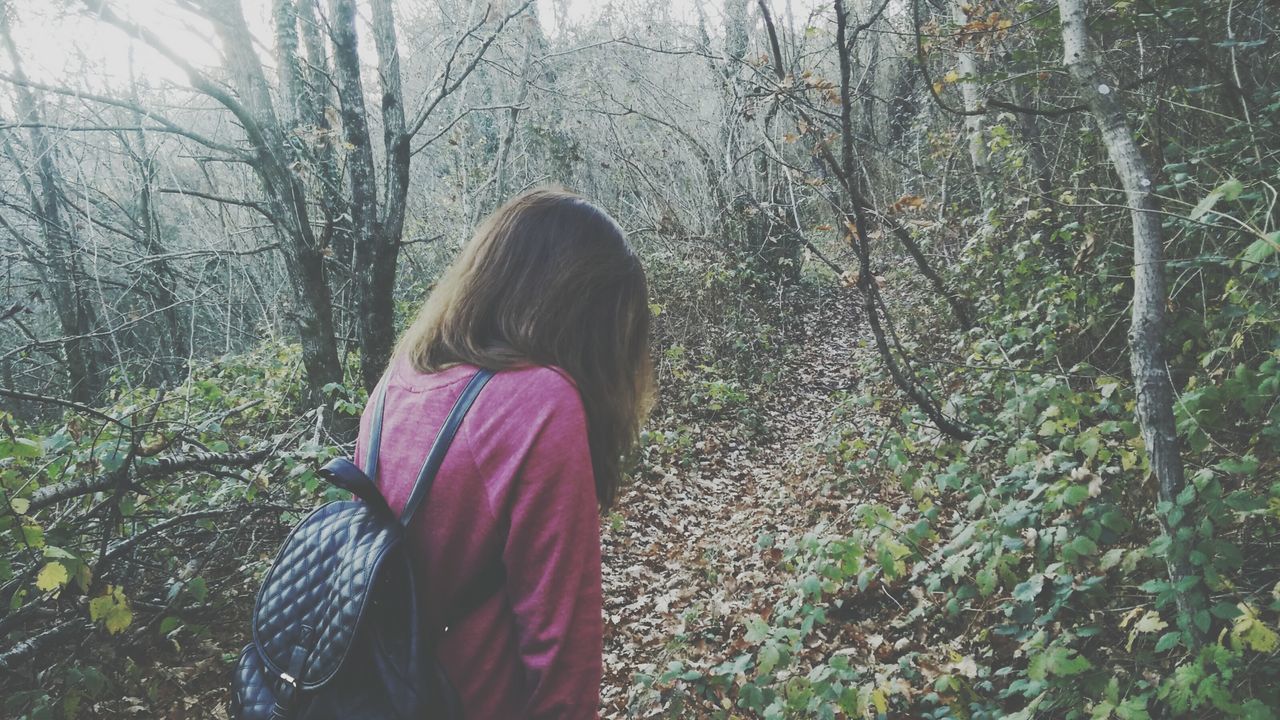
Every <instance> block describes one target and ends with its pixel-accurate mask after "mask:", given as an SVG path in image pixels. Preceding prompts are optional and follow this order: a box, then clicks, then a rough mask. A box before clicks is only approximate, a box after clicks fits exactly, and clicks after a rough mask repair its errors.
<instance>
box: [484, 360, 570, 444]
mask: <svg viewBox="0 0 1280 720" xmlns="http://www.w3.org/2000/svg"><path fill="white" fill-rule="evenodd" d="M476 407H477V408H478V409H480V410H481V415H482V416H485V417H488V418H491V419H493V420H495V421H497V422H498V423H499V424H501V425H503V426H506V428H507V429H508V430H509V431H520V430H521V429H527V430H534V429H536V427H538V426H540V425H543V424H546V423H547V422H553V423H556V424H560V423H564V422H581V421H582V419H583V418H584V416H585V413H584V410H583V406H582V397H581V395H579V394H578V385H577V383H576V382H574V380H573V377H572V376H570V375H569V373H567V372H565V371H564V370H562V369H561V368H558V367H555V366H551V365H524V366H519V367H513V368H506V369H504V370H501V371H499V372H497V373H496V374H495V375H494V376H493V378H492V379H491V380H490V381H489V383H488V385H487V386H486V387H485V390H484V392H482V393H481V394H480V397H479V398H478V399H477V400H476ZM486 424H488V423H486Z"/></svg>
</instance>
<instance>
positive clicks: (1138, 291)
mask: <svg viewBox="0 0 1280 720" xmlns="http://www.w3.org/2000/svg"><path fill="white" fill-rule="evenodd" d="M1058 8H1059V11H1060V12H1061V17H1062V53H1063V64H1064V65H1066V67H1067V70H1068V71H1069V72H1070V73H1071V77H1072V78H1073V79H1074V80H1075V81H1076V84H1077V85H1078V86H1079V88H1080V93H1081V94H1082V95H1083V96H1084V97H1085V99H1086V100H1087V101H1088V103H1089V109H1090V110H1091V111H1092V113H1093V117H1094V120H1096V121H1097V124H1098V130H1099V132H1100V133H1101V136H1102V143H1103V145H1104V146H1105V147H1106V149H1107V155H1108V156H1109V157H1110V158H1111V164H1112V165H1113V166H1114V167H1115V170H1116V174H1117V175H1118V176H1119V177H1120V183H1121V185H1122V186H1123V187H1124V192H1125V198H1126V199H1127V200H1128V204H1129V217H1130V220H1131V221H1132V224H1133V310H1132V315H1131V322H1130V326H1129V362H1130V367H1131V371H1132V373H1133V384H1134V387H1135V389H1136V392H1137V399H1138V408H1137V411H1138V423H1139V425H1141V427H1142V439H1143V441H1144V442H1145V443H1146V450H1147V457H1148V458H1149V459H1150V463H1151V473H1152V474H1153V475H1155V478H1156V482H1157V484H1158V488H1159V493H1158V497H1159V498H1160V501H1161V502H1162V503H1164V504H1166V505H1167V507H1169V508H1176V507H1178V506H1177V499H1178V495H1179V494H1180V493H1181V492H1182V489H1183V488H1184V487H1185V486H1186V478H1185V476H1184V473H1183V467H1182V457H1181V452H1180V450H1179V444H1178V432H1177V428H1176V425H1175V423H1174V417H1173V386H1172V383H1171V381H1170V378H1169V373H1168V370H1167V369H1166V367H1165V348H1164V333H1165V327H1166V321H1165V304H1166V303H1167V302H1168V293H1167V291H1166V289H1165V279H1164V269H1165V267H1164V238H1163V237H1162V233H1161V230H1160V216H1159V211H1160V207H1159V204H1158V203H1157V201H1156V197H1155V185H1154V181H1153V179H1152V175H1151V171H1150V170H1149V169H1148V166H1147V161H1146V159H1145V158H1143V156H1142V151H1141V150H1140V149H1139V148H1138V144H1137V142H1135V141H1134V138H1133V131H1132V130H1130V129H1129V126H1128V123H1126V122H1125V117H1124V108H1123V107H1122V106H1121V104H1120V102H1119V100H1118V99H1117V98H1116V97H1115V93H1116V90H1115V89H1114V88H1113V87H1112V86H1111V85H1109V84H1108V83H1107V82H1106V79H1105V78H1104V77H1103V75H1102V71H1101V69H1100V68H1099V67H1098V63H1097V61H1096V60H1095V59H1094V54H1093V50H1092V49H1091V48H1090V46H1089V32H1088V25H1087V15H1086V13H1085V3H1084V0H1058ZM1179 512H1181V511H1179ZM1159 515H1160V519H1161V522H1162V524H1163V525H1164V531H1165V534H1166V535H1168V536H1169V538H1170V545H1169V554H1168V557H1167V558H1166V562H1167V564H1168V567H1169V580H1170V582H1171V583H1172V585H1173V587H1174V589H1175V592H1176V596H1175V597H1176V599H1177V603H1178V610H1179V612H1180V614H1181V616H1182V617H1183V618H1185V619H1186V620H1187V621H1188V628H1187V630H1188V631H1190V632H1191V634H1192V635H1193V636H1194V637H1197V638H1199V639H1203V638H1202V633H1200V631H1199V629H1198V628H1197V626H1196V623H1195V622H1193V621H1192V620H1193V618H1194V617H1195V613H1196V611H1198V610H1200V609H1201V608H1200V607H1199V605H1200V603H1199V601H1198V599H1197V598H1196V596H1195V595H1193V593H1192V592H1191V591H1190V590H1188V589H1184V586H1183V583H1182V580H1183V579H1184V578H1186V577H1188V576H1190V574H1191V565H1190V561H1189V559H1188V553H1189V552H1190V549H1189V548H1188V547H1187V545H1186V542H1185V541H1184V540H1182V539H1181V538H1180V536H1179V532H1178V530H1179V527H1180V526H1181V525H1182V524H1183V523H1181V522H1177V521H1175V520H1173V519H1172V518H1171V516H1170V514H1169V513H1168V512H1165V511H1161V512H1160V513H1159ZM1184 519H1186V518H1184Z"/></svg>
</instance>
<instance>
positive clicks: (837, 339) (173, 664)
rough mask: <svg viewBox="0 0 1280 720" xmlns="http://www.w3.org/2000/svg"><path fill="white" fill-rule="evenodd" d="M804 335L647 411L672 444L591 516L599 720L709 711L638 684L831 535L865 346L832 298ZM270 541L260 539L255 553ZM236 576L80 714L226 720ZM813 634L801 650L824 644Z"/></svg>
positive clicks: (723, 647)
mask: <svg viewBox="0 0 1280 720" xmlns="http://www.w3.org/2000/svg"><path fill="white" fill-rule="evenodd" d="M806 326H807V329H806V333H805V338H806V339H805V340H802V341H800V342H797V343H796V344H795V346H793V347H792V348H791V349H790V350H789V351H787V354H786V356H785V357H783V358H781V359H779V360H778V362H779V366H778V368H779V369H780V371H781V372H780V378H781V380H780V381H779V382H777V383H775V384H774V387H773V389H772V390H771V391H770V394H769V396H768V397H752V398H749V399H748V400H747V402H745V403H743V404H742V405H741V406H739V407H738V408H737V409H736V410H737V412H736V413H729V412H723V413H715V412H709V411H708V412H706V413H704V414H703V416H702V417H699V418H690V417H687V416H686V415H687V413H680V412H674V411H672V410H669V409H668V410H665V411H664V410H663V409H662V408H661V407H660V408H659V413H661V414H660V415H659V416H657V417H655V418H654V421H653V422H651V424H650V425H651V432H652V431H653V430H656V431H658V432H661V433H663V434H664V435H666V436H667V437H676V436H677V435H678V436H680V437H682V438H683V440H682V442H680V443H668V444H662V443H659V445H658V446H657V449H656V450H655V449H654V448H655V445H653V444H652V443H651V444H650V445H649V446H648V447H649V450H648V451H647V453H646V459H645V462H644V463H643V466H642V467H643V471H642V476H641V477H640V478H638V479H637V481H636V482H635V483H634V484H632V485H631V486H630V487H629V488H627V489H626V490H625V491H624V493H623V494H622V495H621V496H620V497H619V499H618V502H617V505H616V509H615V510H614V511H613V512H611V513H610V514H608V515H607V516H606V517H605V519H604V522H603V527H602V534H603V545H604V547H603V550H604V597H605V616H606V617H605V635H606V637H605V656H604V667H605V678H604V683H603V690H602V698H601V701H602V716H603V717H605V718H651V717H662V716H668V717H670V716H678V717H699V716H702V715H705V714H706V711H707V710H708V709H709V708H701V709H699V708H696V707H691V706H689V705H687V704H685V705H684V706H683V709H679V707H680V706H678V705H676V704H674V703H678V702H679V701H680V699H678V698H676V699H673V698H672V697H670V693H667V694H666V695H664V694H663V693H660V692H658V691H656V690H654V689H653V688H652V687H651V685H652V683H651V682H646V678H653V677H655V676H657V675H659V674H661V673H662V672H664V671H665V670H667V669H668V667H669V665H670V663H671V662H673V661H677V660H678V661H680V662H682V663H683V664H684V666H685V667H689V668H701V669H706V668H708V667H712V666H714V665H717V664H719V663H722V662H724V661H726V660H728V659H731V658H732V657H734V656H736V655H738V654H741V652H742V651H743V650H744V649H745V648H746V647H747V643H746V641H745V640H744V629H743V625H744V621H746V620H747V619H749V618H750V617H751V616H753V615H759V616H761V617H764V618H768V616H769V614H770V613H771V612H772V609H773V607H774V604H775V603H776V601H777V600H778V599H779V597H781V596H782V595H783V593H785V592H787V591H788V590H787V588H788V587H789V584H790V583H793V582H794V581H795V577H794V575H792V574H789V573H788V572H787V571H786V570H785V568H783V567H782V564H781V562H780V561H781V557H782V551H781V550H780V549H779V548H781V547H783V546H785V545H786V543H787V542H788V541H789V540H793V539H795V538H797V537H800V536H802V535H804V534H805V533H809V532H813V531H814V529H815V528H826V531H827V532H834V531H835V530H836V526H837V525H838V521H837V520H836V519H837V518H840V517H842V516H847V515H848V513H847V512H844V511H846V510H847V508H849V507H851V506H853V505H856V504H857V503H858V502H860V500H859V498H858V497H857V496H858V492H856V491H855V492H852V493H851V492H849V491H848V489H845V490H843V491H842V492H840V493H834V492H832V491H831V489H830V487H829V483H828V479H829V475H828V474H827V473H824V471H823V469H822V467H821V462H820V453H819V452H817V450H816V446H817V444H818V443H820V442H821V440H822V439H823V438H824V437H825V435H826V433H827V432H829V429H830V427H831V426H832V423H833V418H832V417H831V413H832V412H833V408H834V407H835V406H836V403H834V402H833V394H835V393H838V392H840V391H852V390H855V389H856V385H857V382H858V379H857V377H856V376H855V371H854V368H855V367H856V366H857V364H858V363H857V362H856V358H857V357H859V356H860V355H861V354H864V353H868V352H871V351H870V350H869V349H867V348H866V347H865V344H864V343H862V342H861V337H860V333H861V332H862V330H861V327H862V326H861V323H860V322H859V320H858V313H857V310H856V309H855V308H854V306H853V303H851V302H849V301H848V298H847V297H845V296H844V295H843V294H841V295H839V296H837V297H833V298H831V300H830V301H829V302H828V303H827V304H825V305H822V306H820V307H818V308H816V309H813V310H811V314H810V316H809V317H808V318H806ZM672 392H677V390H676V389H675V388H674V387H673V388H668V393H667V394H668V395H670V394H671V393H672ZM672 404H673V405H674V404H675V403H672ZM744 415H745V416H746V417H748V418H749V419H750V421H749V422H744ZM824 475H825V476H826V479H824ZM863 490H867V488H866V487H865V486H864V487H863ZM863 499H865V498H863ZM276 530H278V531H279V533H283V531H284V530H285V528H283V527H280V528H277V529H275V530H273V529H269V528H263V531H264V534H265V535H269V536H271V537H274V536H275V534H279V533H277V532H276ZM271 537H264V538H261V539H260V541H259V542H260V543H265V544H263V545H262V546H261V547H259V548H258V550H259V552H258V553H257V554H258V555H259V556H260V557H261V558H266V557H267V555H264V554H262V553H263V552H266V551H265V550H263V549H262V548H264V547H266V546H267V545H270V544H271ZM762 538H764V540H765V541H764V542H762ZM272 547H274V545H272ZM244 567H245V566H243V565H239V566H238V567H237V566H228V567H226V568H223V571H225V572H213V569H212V568H210V569H209V570H210V571H211V572H209V573H207V574H209V575H210V576H211V577H212V576H214V575H221V579H217V578H215V579H213V580H211V582H216V583H217V584H218V585H219V586H221V587H223V588H224V591H225V592H226V595H225V596H226V597H228V599H229V602H227V603H225V604H219V605H218V606H217V608H216V609H215V610H214V611H213V612H212V614H211V615H207V616H206V617H205V618H204V620H205V622H206V623H207V624H206V625H205V627H206V628H207V632H206V633H205V634H204V635H203V636H202V637H200V638H198V639H191V638H187V639H182V638H172V637H171V638H168V639H166V638H163V637H161V636H159V635H158V634H157V633H156V632H155V631H154V629H153V628H152V629H150V630H149V631H148V630H145V629H139V630H138V632H137V633H134V635H133V641H132V642H130V643H127V645H126V647H127V648H128V649H125V650H123V652H121V653H120V655H119V656H115V659H114V660H113V659H112V658H110V657H104V658H100V661H102V662H104V663H108V664H115V663H124V664H125V665H126V667H127V668H128V670H127V672H126V674H127V675H128V676H130V677H131V678H132V680H133V682H132V683H130V685H132V687H131V688H124V689H125V690H126V692H125V693H124V694H123V696H117V697H115V698H114V699H112V700H107V701H102V702H98V703H95V704H94V705H93V707H92V710H93V713H92V714H93V715H94V716H97V717H121V716H134V717H165V718H174V719H181V720H187V719H194V718H212V719H218V720H223V719H225V718H226V717H227V715H226V710H225V707H224V701H225V699H226V692H227V691H226V688H227V683H228V677H227V673H228V672H229V667H230V665H229V663H230V661H231V660H232V659H233V658H234V657H235V656H236V655H238V654H239V651H240V648H241V647H242V646H243V644H244V643H245V642H246V641H247V638H246V636H245V633H244V630H245V628H247V626H248V623H247V617H248V615H249V613H250V612H251V609H252V603H253V596H254V590H255V585H256V583H254V582H253V581H252V579H251V578H249V577H246V576H245V573H244ZM832 632H837V630H833V631H832ZM824 635H826V633H822V632H820V633H819V634H818V637H819V638H822V637H823V636H824ZM826 639H827V641H826V642H821V644H820V645H819V644H815V645H814V646H813V647H812V651H813V652H814V653H815V654H825V653H827V652H829V651H830V650H831V647H833V646H834V645H833V644H832V641H834V638H832V637H830V636H828V637H827V638H826ZM85 709H89V708H85Z"/></svg>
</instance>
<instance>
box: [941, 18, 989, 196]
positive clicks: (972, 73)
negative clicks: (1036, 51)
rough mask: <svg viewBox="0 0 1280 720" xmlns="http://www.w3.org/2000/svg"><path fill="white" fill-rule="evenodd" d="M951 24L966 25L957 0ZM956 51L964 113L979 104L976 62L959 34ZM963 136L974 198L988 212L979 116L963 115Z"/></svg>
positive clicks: (974, 108) (987, 190)
mask: <svg viewBox="0 0 1280 720" xmlns="http://www.w3.org/2000/svg"><path fill="white" fill-rule="evenodd" d="M951 21H952V22H954V23H955V24H956V27H959V28H963V27H964V26H965V25H967V24H968V23H969V14H968V13H967V12H965V9H964V6H963V4H962V3H961V2H960V0H951ZM958 37H959V42H960V45H959V48H958V50H957V52H956V66H957V70H958V71H959V73H960V97H961V98H962V99H963V101H964V109H965V112H970V113H971V112H975V111H977V110H978V109H979V108H980V107H981V104H982V98H980V97H979V95H978V85H977V83H978V60H977V58H976V57H975V56H974V54H973V51H972V50H969V49H966V48H965V44H964V43H965V40H966V38H965V35H964V34H963V33H960V34H959V35H958ZM964 129H965V135H966V137H967V139H968V142H969V160H970V162H972V163H973V174H974V178H975V179H976V180H977V185H978V199H979V203H980V204H981V206H982V210H983V212H984V213H985V212H986V211H987V210H989V209H991V207H990V202H991V184H990V182H989V180H990V172H989V171H990V166H989V163H988V162H987V143H986V140H985V139H984V138H983V135H982V116H981V115H966V116H965V118H964Z"/></svg>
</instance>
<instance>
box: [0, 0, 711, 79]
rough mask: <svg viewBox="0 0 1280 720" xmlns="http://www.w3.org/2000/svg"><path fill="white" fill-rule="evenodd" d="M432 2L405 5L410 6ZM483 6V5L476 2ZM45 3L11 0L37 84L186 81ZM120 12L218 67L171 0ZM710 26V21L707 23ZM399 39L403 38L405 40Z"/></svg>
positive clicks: (260, 6)
mask: <svg viewBox="0 0 1280 720" xmlns="http://www.w3.org/2000/svg"><path fill="white" fill-rule="evenodd" d="M430 1H431V0H406V4H407V5H410V6H411V5H413V4H416V3H425V2H430ZM479 1H480V2H483V1H484V0H479ZM242 2H243V5H244V9H245V14H246V16H247V18H248V21H249V25H250V28H251V29H252V30H253V32H254V33H255V35H257V37H258V40H259V43H260V44H261V45H262V46H263V47H264V48H268V47H270V45H271V42H272V40H271V30H270V22H269V18H270V0H242ZM537 2H538V13H539V17H540V19H541V20H542V23H543V25H544V27H545V29H546V31H547V32H548V34H552V35H554V34H555V32H556V21H555V18H556V14H557V13H556V10H557V6H558V5H559V6H561V7H563V8H565V10H566V11H567V13H568V18H569V21H570V22H580V21H586V20H594V19H596V18H597V17H599V15H600V13H601V12H604V11H606V10H605V8H606V7H608V6H610V5H614V6H615V7H622V8H623V9H625V7H626V5H627V4H628V3H627V2H626V0H615V2H613V3H608V2H601V1H600V0H537ZM722 2H723V0H713V1H712V2H703V3H701V4H702V5H703V7H704V12H706V13H707V15H708V16H709V17H710V18H718V17H719V15H720V8H721V6H722ZM695 3H699V0H670V5H669V7H670V13H671V16H672V17H675V18H680V19H687V20H692V19H694V18H695V17H696V13H695ZM59 5H63V3H52V2H48V1H47V0H13V2H12V6H13V7H14V8H15V9H16V10H17V15H18V19H19V25H18V26H17V29H18V33H17V38H16V39H17V42H18V45H19V51H20V53H21V55H22V59H23V65H24V69H25V70H26V72H27V74H28V75H29V76H30V77H31V78H32V79H34V80H37V81H42V82H46V83H65V81H66V78H67V77H68V76H74V77H76V78H77V83H76V85H77V86H78V87H81V88H84V89H101V88H104V87H107V86H111V85H120V84H123V83H127V82H128V78H129V77H130V74H131V73H136V74H137V75H138V76H139V77H143V78H149V79H152V80H161V79H163V80H170V81H173V82H175V83H178V84H186V79H185V77H184V76H183V74H182V72H181V71H180V70H179V69H178V68H177V67H176V66H174V65H173V63H171V62H169V61H168V60H166V59H165V58H163V57H162V56H160V55H159V54H158V53H156V52H155V51H153V50H152V49H150V48H148V47H147V46H145V45H144V44H143V43H140V42H134V41H131V40H130V39H129V38H128V37H127V36H126V35H125V34H124V33H123V32H122V31H120V30H118V29H117V28H115V27H113V26H110V25H108V24H106V23H104V22H101V21H99V20H96V19H93V18H91V17H87V16H86V12H85V11H84V10H83V8H82V6H80V5H79V3H67V5H70V6H71V8H70V9H60V8H59V7H58V6H59ZM114 7H115V8H116V9H117V12H119V13H121V14H122V15H126V16H128V17H132V18H134V19H136V20H139V21H140V22H141V24H143V25H145V26H146V27H147V28H148V29H150V30H152V31H154V32H156V33H158V34H160V35H161V36H162V37H164V38H165V40H166V42H167V43H168V44H169V45H170V47H172V48H174V49H175V50H177V51H179V52H181V53H182V55H183V57H184V58H186V59H187V60H188V61H190V62H191V63H192V64H194V65H197V66H203V67H208V66H212V65H215V64H217V63H218V62H219V51H218V48H217V46H216V45H215V44H214V42H213V40H212V38H211V37H210V35H211V34H212V33H211V32H210V31H209V30H208V28H207V25H204V23H202V22H201V21H200V20H199V19H198V18H194V17H193V16H192V15H191V14H190V13H187V12H185V11H183V10H180V9H178V8H177V7H176V3H174V2H173V0H116V2H115V3H114ZM712 22H713V23H714V22H715V21H714V20H712ZM402 40H403V38H402ZM10 67H11V64H10V62H9V59H8V56H7V54H4V53H0V68H3V69H4V70H5V71H7V70H8V69H9V68H10Z"/></svg>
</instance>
